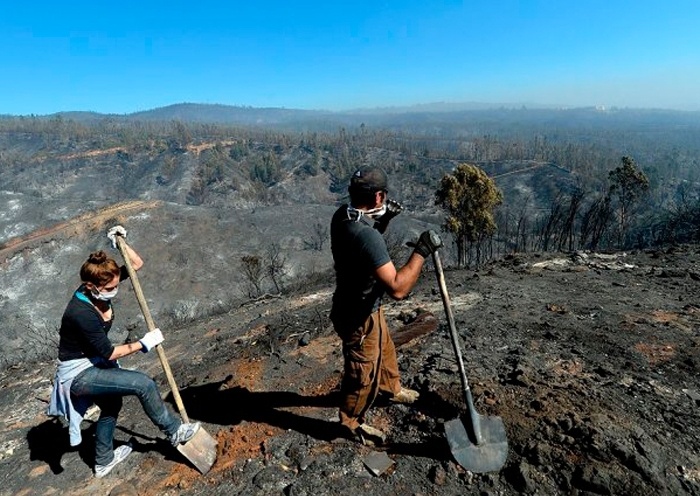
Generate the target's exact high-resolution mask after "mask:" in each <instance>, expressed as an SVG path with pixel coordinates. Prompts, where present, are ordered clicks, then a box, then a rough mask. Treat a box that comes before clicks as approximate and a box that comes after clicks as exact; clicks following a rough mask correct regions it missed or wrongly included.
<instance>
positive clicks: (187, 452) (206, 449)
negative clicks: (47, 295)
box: [116, 236, 216, 474]
mask: <svg viewBox="0 0 700 496" xmlns="http://www.w3.org/2000/svg"><path fill="white" fill-rule="evenodd" d="M116 241H117V247H118V248H119V251H120V252H121V254H122V258H123V259H124V264H125V265H126V270H127V272H129V277H130V278H131V285H132V287H133V288H134V293H135V294H136V299H137V300H138V302H139V306H140V307H141V312H142V313H143V317H144V319H146V325H147V326H148V330H149V331H152V330H153V329H155V328H156V324H155V322H154V321H153V317H152V316H151V311H150V310H149V309H148V305H147V304H146V298H145V297H144V295H143V291H142V290H141V284H140V283H139V279H138V276H137V275H136V271H135V270H134V268H133V267H132V265H131V260H130V259H129V255H128V254H127V253H126V251H125V248H124V239H123V238H122V237H121V236H116ZM156 351H157V352H158V358H159V359H160V363H161V365H162V366H163V370H164V371H165V376H166V377H167V378H168V384H169V385H170V390H171V391H172V393H173V398H174V399H175V404H176V405H177V408H178V410H179V411H180V416H181V417H182V421H183V422H186V423H188V422H189V421H190V419H189V417H188V416H187V412H186V411H185V405H184V404H183V403H182V398H181V397H180V390H179V388H178V387H177V383H176V382H175V378H174V377H173V372H172V370H171V369H170V364H169V363H168V359H167V357H166V356H165V351H163V347H162V346H161V345H158V346H156ZM177 450H178V451H179V452H180V453H182V454H183V455H184V456H185V458H187V459H188V460H189V461H190V462H192V465H194V466H195V467H196V468H197V470H199V471H200V472H201V473H203V474H206V473H207V472H208V471H209V469H210V468H211V466H212V465H214V462H215V461H216V439H214V438H213V437H211V435H210V434H209V433H208V432H207V431H205V430H204V428H203V427H201V426H200V428H199V430H197V432H196V433H195V435H194V436H192V438H190V440H189V441H187V442H186V443H184V444H179V445H178V446H177Z"/></svg>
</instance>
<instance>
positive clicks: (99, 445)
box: [70, 367, 181, 465]
mask: <svg viewBox="0 0 700 496" xmlns="http://www.w3.org/2000/svg"><path fill="white" fill-rule="evenodd" d="M70 392H71V394H72V395H74V396H89V397H90V399H92V400H93V401H94V402H95V404H97V406H99V407H100V418H99V420H98V421H97V426H96V430H95V463H96V464H97V465H107V464H108V463H110V462H111V461H112V459H113V458H114V447H113V445H112V441H113V438H114V427H115V425H116V423H117V416H118V415H119V411H120V410H121V408H122V397H124V396H138V398H139V400H140V401H141V405H142V406H143V409H144V411H145V412H146V415H148V418H150V419H151V421H152V422H153V423H154V424H155V425H156V426H158V428H159V429H160V430H161V431H163V432H164V433H165V434H166V435H167V436H168V437H170V436H172V435H173V434H174V433H175V432H176V431H177V429H178V427H180V424H181V422H180V420H179V419H178V418H177V417H175V415H173V413H172V412H171V411H170V409H169V408H168V407H167V406H166V405H165V403H164V402H163V400H162V399H161V397H160V393H159V392H158V386H156V383H155V382H154V381H153V379H151V378H150V377H148V376H147V375H146V374H144V373H143V372H138V371H135V370H126V369H120V368H110V369H101V368H98V367H90V368H89V369H86V370H84V371H82V372H81V373H80V374H78V375H77V376H76V378H75V379H73V384H72V385H71V388H70Z"/></svg>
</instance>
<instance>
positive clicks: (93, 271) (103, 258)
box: [80, 250, 121, 286]
mask: <svg viewBox="0 0 700 496" xmlns="http://www.w3.org/2000/svg"><path fill="white" fill-rule="evenodd" d="M119 274H121V269H120V268H119V265H117V262H115V261H114V259H112V258H109V257H108V256H107V254H106V253H105V252H104V251H103V250H100V251H96V252H95V253H90V256H89V257H88V259H87V260H86V261H85V263H84V264H83V266H82V267H80V279H81V280H82V281H83V282H91V283H93V284H94V285H95V286H104V285H105V284H107V283H108V282H109V281H111V280H112V279H114V276H118V275H119Z"/></svg>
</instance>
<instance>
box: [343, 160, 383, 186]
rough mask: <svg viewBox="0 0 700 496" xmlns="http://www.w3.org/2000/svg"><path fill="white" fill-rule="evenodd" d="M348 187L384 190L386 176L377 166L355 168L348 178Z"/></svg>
mask: <svg viewBox="0 0 700 496" xmlns="http://www.w3.org/2000/svg"><path fill="white" fill-rule="evenodd" d="M350 189H364V190H368V191H386V190H387V177H386V172H384V171H383V170H382V169H380V168H379V167H374V166H370V165H367V166H363V167H360V168H359V169H357V170H356V171H355V172H354V173H353V175H352V177H351V178H350Z"/></svg>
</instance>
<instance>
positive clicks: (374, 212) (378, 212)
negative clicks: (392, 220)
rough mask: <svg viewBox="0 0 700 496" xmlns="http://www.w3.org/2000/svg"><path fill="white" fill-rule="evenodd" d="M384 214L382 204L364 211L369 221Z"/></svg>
mask: <svg viewBox="0 0 700 496" xmlns="http://www.w3.org/2000/svg"><path fill="white" fill-rule="evenodd" d="M385 213H386V203H384V204H383V205H382V206H381V207H377V208H373V209H371V210H365V212H364V214H365V215H366V216H367V217H369V218H370V219H374V220H376V219H378V218H379V217H381V216H382V215H384V214H385Z"/></svg>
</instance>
